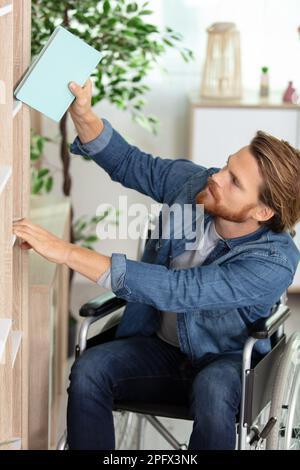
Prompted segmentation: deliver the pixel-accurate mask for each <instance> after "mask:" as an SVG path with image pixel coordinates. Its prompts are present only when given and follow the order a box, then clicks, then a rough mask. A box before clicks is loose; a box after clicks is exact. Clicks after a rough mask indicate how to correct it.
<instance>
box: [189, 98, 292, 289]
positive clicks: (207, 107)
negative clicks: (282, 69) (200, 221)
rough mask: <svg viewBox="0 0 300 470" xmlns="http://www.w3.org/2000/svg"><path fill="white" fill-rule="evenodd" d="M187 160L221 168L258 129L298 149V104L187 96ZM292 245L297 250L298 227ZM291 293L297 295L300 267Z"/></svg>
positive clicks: (275, 100)
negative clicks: (188, 144)
mask: <svg viewBox="0 0 300 470" xmlns="http://www.w3.org/2000/svg"><path fill="white" fill-rule="evenodd" d="M189 109H190V148H189V158H190V159H191V160H193V161H194V162H195V163H198V164H199V165H203V166H205V167H211V166H215V167H220V168H221V167H223V166H224V165H225V164H226V160H227V158H228V156H229V155H230V154H232V153H235V152H236V151H237V150H239V149H240V148H242V147H244V146H245V145H248V144H249V143H250V140H251V139H252V137H254V135H255V134H256V131H257V130H263V131H266V132H269V133H270V134H273V135H275V136H276V137H278V138H281V139H285V140H287V141H288V142H290V144H291V145H293V146H294V147H296V148H300V105H299V104H292V103H282V98H281V93H276V92H275V93H272V94H271V95H270V97H267V98H260V97H259V96H258V94H257V93H255V92H245V93H244V96H243V98H242V99H241V100H227V101H226V100H223V101H220V100H208V99H201V98H199V97H197V96H196V95H191V96H189ZM296 232H297V233H296V237H295V242H296V245H297V246H298V248H299V249H300V224H297V226H296ZM289 291H291V292H300V265H299V266H298V269H297V272H296V275H295V277H294V281H293V283H292V285H291V286H290V288H289Z"/></svg>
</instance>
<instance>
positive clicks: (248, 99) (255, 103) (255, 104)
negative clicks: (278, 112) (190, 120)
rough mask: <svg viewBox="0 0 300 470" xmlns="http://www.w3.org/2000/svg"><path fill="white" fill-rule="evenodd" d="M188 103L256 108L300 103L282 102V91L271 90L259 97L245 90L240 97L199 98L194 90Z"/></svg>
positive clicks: (216, 106)
mask: <svg viewBox="0 0 300 470" xmlns="http://www.w3.org/2000/svg"><path fill="white" fill-rule="evenodd" d="M188 98H189V101H190V104H191V105H192V106H193V107H195V108H254V109H255V108H258V109H286V110H288V109H297V110H299V109H300V103H299V104H297V103H283V101H282V92H280V91H273V92H272V93H270V96H268V97H265V98H264V97H263V98H262V97H260V96H259V94H258V92H257V91H252V90H245V91H244V94H243V97H242V98H240V99H235V100H234V99H223V100H221V99H219V98H215V99H214V98H201V97H200V96H199V94H198V93H196V92H194V93H191V94H190V95H189V97H188Z"/></svg>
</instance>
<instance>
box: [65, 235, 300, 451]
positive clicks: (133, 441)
mask: <svg viewBox="0 0 300 470" xmlns="http://www.w3.org/2000/svg"><path fill="white" fill-rule="evenodd" d="M149 233H151V232H149V228H148V226H146V228H144V229H143V233H142V235H141V239H140V241H139V248H138V251H139V256H140V255H141V253H142V252H143V249H144V246H145V240H146V239H147V236H149ZM138 259H140V257H139V258H138ZM125 305H126V301H125V300H123V299H120V298H117V297H116V296H115V295H114V294H113V293H112V292H107V293H105V294H103V295H101V296H99V297H97V298H95V299H93V300H90V301H89V302H87V303H86V304H84V305H83V306H82V307H81V309H80V312H79V314H80V316H82V317H83V318H84V320H83V322H82V324H81V327H80V331H79V339H78V344H77V346H76V351H75V360H76V358H78V357H79V355H81V354H82V353H83V352H84V351H85V350H86V349H87V348H90V347H92V346H95V345H98V344H101V343H104V342H107V341H112V340H113V339H114V337H115V332H116V329H117V326H118V323H119V322H120V319H121V317H122V314H123V310H124V307H125ZM290 313H291V312H290V309H289V307H288V305H287V294H286V292H284V293H283V294H282V296H281V297H280V299H279V301H278V302H277V303H276V304H275V305H274V306H273V308H272V309H271V313H270V316H269V317H268V318H267V319H259V320H257V321H256V322H255V323H253V324H252V325H251V328H250V329H249V337H248V339H247V341H246V343H245V346H244V350H243V358H242V377H241V381H242V394H241V404H240V412H239V416H238V417H237V426H236V431H237V445H236V449H238V450H262V449H268V450H273V449H274V450H275V449H285V450H296V449H300V332H295V333H293V334H292V335H291V336H290V338H289V339H287V338H286V334H285V333H284V323H285V321H286V320H287V319H288V317H289V316H290ZM100 325H101V326H100ZM265 339H270V341H271V350H270V352H269V353H268V354H266V355H265V356H264V357H263V358H262V359H261V360H260V361H259V362H258V363H257V364H256V365H255V366H254V367H252V353H253V348H254V345H255V344H256V342H257V341H260V340H265ZM113 414H114V424H115V440H116V449H117V450H121V449H122V450H123V449H127V450H128V449H142V448H143V439H144V432H145V425H146V423H150V424H151V425H152V426H153V427H154V428H155V430H156V431H158V432H159V433H160V435H161V436H162V437H163V438H164V439H165V440H166V441H167V443H168V444H169V446H171V448H172V449H175V450H186V449H187V448H188V447H187V444H186V443H180V442H179V441H178V440H177V439H176V438H175V436H173V435H172V433H171V432H170V431H169V430H168V429H167V427H166V426H165V425H164V424H163V423H162V422H161V420H160V419H159V418H173V419H181V420H188V421H192V418H191V417H190V414H189V406H188V403H186V405H182V404H180V405H178V406H175V405H168V404H166V403H161V404H157V403H155V404H154V403H144V402H143V403H130V402H120V401H115V402H114V405H113ZM66 449H68V444H67V435H66V432H65V433H64V434H63V436H62V437H61V438H60V439H59V441H58V444H57V450H66Z"/></svg>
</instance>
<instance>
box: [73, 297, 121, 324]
mask: <svg viewBox="0 0 300 470" xmlns="http://www.w3.org/2000/svg"><path fill="white" fill-rule="evenodd" d="M124 305H126V300H124V299H119V298H118V297H116V296H115V294H114V293H113V292H107V293H105V294H102V295H99V296H98V297H96V298H95V299H92V300H90V301H89V302H87V303H85V304H84V305H82V307H81V308H80V310H79V315H80V316H81V317H98V318H101V317H105V316H106V315H108V314H109V313H111V312H113V311H115V310H117V309H118V308H120V307H123V306H124Z"/></svg>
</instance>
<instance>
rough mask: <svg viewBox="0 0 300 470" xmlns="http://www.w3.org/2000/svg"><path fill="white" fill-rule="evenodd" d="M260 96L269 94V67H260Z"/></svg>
mask: <svg viewBox="0 0 300 470" xmlns="http://www.w3.org/2000/svg"><path fill="white" fill-rule="evenodd" d="M260 96H269V69H268V67H262V69H261V77H260Z"/></svg>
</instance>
